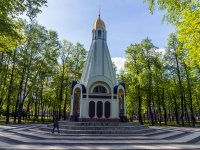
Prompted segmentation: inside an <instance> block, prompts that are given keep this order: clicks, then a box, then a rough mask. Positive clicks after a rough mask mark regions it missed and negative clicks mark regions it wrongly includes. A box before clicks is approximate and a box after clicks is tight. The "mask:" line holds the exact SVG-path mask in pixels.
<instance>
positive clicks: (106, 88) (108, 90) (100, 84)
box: [89, 81, 111, 94]
mask: <svg viewBox="0 0 200 150" xmlns="http://www.w3.org/2000/svg"><path fill="white" fill-rule="evenodd" d="M98 87H99V88H100V89H101V90H103V89H104V91H105V92H102V93H108V94H111V88H110V86H109V85H108V84H107V83H105V82H102V81H99V82H94V83H93V84H92V85H91V86H90V88H89V93H90V94H91V93H94V92H93V91H94V89H95V88H98Z"/></svg>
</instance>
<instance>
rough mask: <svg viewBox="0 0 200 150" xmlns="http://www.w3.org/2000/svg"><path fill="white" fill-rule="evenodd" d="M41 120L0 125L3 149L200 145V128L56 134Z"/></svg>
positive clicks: (172, 147)
mask: <svg viewBox="0 0 200 150" xmlns="http://www.w3.org/2000/svg"><path fill="white" fill-rule="evenodd" d="M42 126H44V125H42V124H21V125H18V124H11V125H7V126H6V125H0V149H200V128H183V127H150V128H155V129H156V131H155V132H151V133H147V134H135V135H117V134H113V135H102V134H98V135H96V134H95V135H91V134H79V135H75V134H70V135H69V134H64V133H57V132H55V133H54V134H52V133H50V132H47V131H41V130H38V129H39V128H40V127H42Z"/></svg>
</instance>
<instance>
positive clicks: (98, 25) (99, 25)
mask: <svg viewBox="0 0 200 150" xmlns="http://www.w3.org/2000/svg"><path fill="white" fill-rule="evenodd" d="M97 28H102V29H103V30H105V29H106V26H105V24H104V22H103V20H101V18H100V15H99V18H98V19H97V20H96V21H95V22H94V26H93V29H94V30H96V29H97Z"/></svg>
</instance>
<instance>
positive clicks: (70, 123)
mask: <svg viewBox="0 0 200 150" xmlns="http://www.w3.org/2000/svg"><path fill="white" fill-rule="evenodd" d="M59 125H73V126H117V127H118V126H140V123H138V122H134V123H133V122H69V121H59Z"/></svg>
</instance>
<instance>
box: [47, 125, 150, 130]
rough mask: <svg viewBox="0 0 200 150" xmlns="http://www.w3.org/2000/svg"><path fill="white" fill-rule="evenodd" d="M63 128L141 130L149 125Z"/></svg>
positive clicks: (62, 126) (70, 128) (71, 127)
mask: <svg viewBox="0 0 200 150" xmlns="http://www.w3.org/2000/svg"><path fill="white" fill-rule="evenodd" d="M47 127H51V128H52V127H53V124H49V125H47ZM60 128H61V129H68V130H139V129H145V128H148V127H147V126H142V125H140V126H71V125H60Z"/></svg>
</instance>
